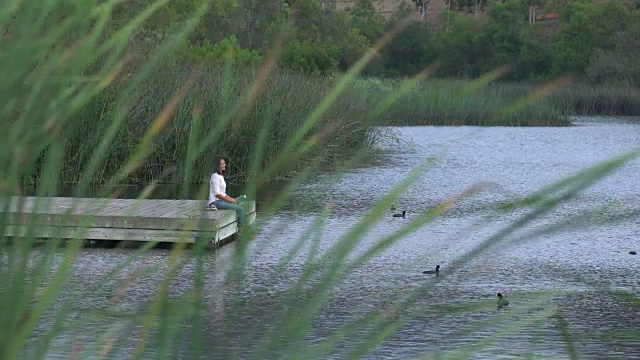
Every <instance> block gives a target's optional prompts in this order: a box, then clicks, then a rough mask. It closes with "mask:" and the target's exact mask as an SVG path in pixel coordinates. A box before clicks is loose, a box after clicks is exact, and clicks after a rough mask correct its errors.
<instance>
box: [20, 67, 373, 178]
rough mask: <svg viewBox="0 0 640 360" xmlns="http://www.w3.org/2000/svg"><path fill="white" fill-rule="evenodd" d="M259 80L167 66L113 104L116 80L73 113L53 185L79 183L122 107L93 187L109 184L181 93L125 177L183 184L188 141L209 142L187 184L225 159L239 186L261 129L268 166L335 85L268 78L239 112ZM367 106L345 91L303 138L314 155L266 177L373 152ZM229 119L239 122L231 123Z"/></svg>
mask: <svg viewBox="0 0 640 360" xmlns="http://www.w3.org/2000/svg"><path fill="white" fill-rule="evenodd" d="M257 74H258V72H257V70H256V69H253V68H230V67H224V66H222V65H211V64H209V65H204V64H189V63H179V64H175V63H173V64H169V65H164V66H162V67H160V68H157V69H155V70H154V71H153V72H151V73H150V74H149V77H148V78H147V79H146V80H145V81H144V82H143V83H142V84H141V86H140V87H139V89H138V90H137V91H136V92H135V93H133V94H132V96H131V97H129V98H128V99H126V102H123V101H122V100H120V101H118V99H117V96H116V95H117V94H119V93H120V92H121V91H122V87H124V86H125V84H126V80H122V81H120V82H115V83H114V84H113V85H112V86H111V87H109V88H107V89H105V90H104V91H103V92H101V93H100V94H99V95H98V96H96V97H95V98H94V99H92V101H91V103H90V104H88V106H86V107H84V108H83V109H82V111H81V112H79V113H78V114H77V119H76V121H77V123H78V126H76V127H74V128H73V129H72V130H71V131H70V132H68V133H67V134H66V140H67V142H68V145H67V146H68V149H69V151H68V152H67V154H66V155H65V157H64V159H63V163H64V166H63V167H64V169H63V172H62V177H61V179H60V180H61V181H62V182H64V183H76V182H78V181H79V174H80V170H81V165H82V164H83V163H84V162H85V161H86V157H87V156H88V154H89V153H88V152H86V151H85V150H86V149H91V148H93V147H94V146H96V144H97V143H98V142H99V141H100V139H101V136H102V134H103V133H104V132H105V131H106V129H107V128H108V127H109V126H110V119H111V118H113V116H114V115H115V114H116V113H117V112H118V111H121V109H122V108H123V107H126V108H127V109H128V111H127V113H126V116H125V119H124V121H123V125H122V126H121V127H120V128H119V129H118V135H117V137H116V141H115V142H114V144H113V145H112V146H110V147H109V148H108V149H107V152H106V154H105V160H104V162H103V163H102V164H101V166H100V168H99V170H98V171H97V173H96V176H95V177H94V178H93V179H92V182H94V183H97V184H100V183H104V182H105V181H107V179H108V178H109V177H110V176H112V175H113V174H115V173H116V172H117V171H118V169H120V168H121V167H122V166H123V164H124V163H125V161H126V160H127V159H128V157H129V156H130V155H131V154H132V153H133V152H134V151H135V148H136V146H137V141H138V139H140V138H141V137H142V136H143V134H144V133H145V132H146V131H148V129H149V128H151V127H152V126H153V125H152V124H153V122H154V121H155V119H156V117H157V116H158V114H160V113H162V111H163V108H164V107H165V106H166V104H167V103H168V102H169V101H170V100H171V99H172V97H174V96H176V94H177V93H179V92H180V91H181V89H183V93H182V94H181V95H180V100H179V102H178V103H177V105H176V108H175V110H174V111H173V112H172V114H171V118H170V119H168V120H167V125H166V127H165V128H164V129H163V130H162V132H161V133H160V134H159V135H158V136H157V137H156V138H154V140H153V143H152V145H151V146H152V151H151V153H150V154H149V156H148V157H147V158H146V159H145V161H144V163H143V164H141V166H140V167H139V168H138V169H137V170H136V171H135V172H132V173H131V174H130V175H129V178H130V181H132V182H148V181H151V180H154V179H155V180H162V181H168V182H172V183H181V182H183V181H185V179H184V178H182V177H181V176H182V174H184V170H185V169H184V167H185V166H186V164H185V163H184V160H185V159H186V154H187V152H188V151H189V141H190V139H191V138H192V137H193V136H195V137H197V138H199V139H204V138H208V139H209V140H210V141H209V144H208V145H207V146H206V147H205V148H203V149H200V154H199V155H198V157H197V158H196V159H193V160H192V163H193V164H194V167H193V169H192V171H193V177H192V181H193V182H195V183H200V182H202V181H205V182H206V181H207V180H206V179H207V178H208V176H209V174H210V172H211V169H212V168H213V166H214V163H215V162H216V160H215V157H216V156H225V157H227V158H228V159H229V160H230V161H231V163H232V164H233V167H232V168H233V173H234V175H235V176H240V177H241V179H240V180H242V178H244V179H246V177H247V176H248V174H247V172H248V164H250V163H251V158H252V154H253V153H254V152H255V147H256V139H257V138H258V135H259V131H260V130H261V129H264V128H265V127H266V128H267V129H268V130H267V133H268V134H267V141H266V143H265V145H264V149H263V157H262V163H263V165H265V166H266V164H268V162H269V161H271V160H272V159H273V158H274V156H275V154H276V153H277V152H278V151H279V150H280V149H282V148H283V146H284V145H285V144H286V143H287V141H288V140H289V139H290V138H291V137H292V136H293V135H294V133H295V132H296V131H297V129H299V128H300V127H301V126H302V124H303V123H304V121H305V119H306V117H308V116H309V115H310V114H311V113H312V112H313V110H314V108H316V107H317V106H318V104H319V102H320V101H321V100H322V99H323V98H324V97H325V96H327V94H328V93H329V92H330V90H331V88H332V86H334V84H335V81H334V80H331V79H329V78H326V77H313V76H305V75H301V74H296V73H292V72H288V71H285V70H275V71H273V72H272V73H271V74H270V76H268V78H266V80H265V83H264V85H263V88H262V89H260V91H258V92H257V93H256V95H255V100H254V101H252V102H251V103H247V104H244V103H243V102H242V99H243V96H244V95H245V93H246V92H247V91H249V90H250V89H251V88H252V86H253V83H254V82H255V81H256V76H257ZM127 76H128V75H127V74H125V75H124V78H125V79H126V77H127ZM373 101H374V99H373V98H372V97H370V96H367V95H366V94H365V93H363V92H360V91H356V90H354V89H349V90H348V91H347V92H346V93H345V94H343V96H341V97H339V98H338V99H337V101H336V102H335V103H334V104H333V105H332V106H331V107H330V108H329V109H328V111H327V112H326V113H325V114H324V115H323V117H322V119H321V121H318V122H317V124H315V125H314V126H313V127H312V128H311V129H309V134H316V137H315V138H314V141H316V142H317V144H316V145H317V150H316V151H313V152H312V153H309V154H307V155H305V156H304V157H302V158H299V159H297V160H296V161H292V162H289V163H288V164H287V165H286V166H283V167H282V168H280V169H279V170H278V171H277V172H275V173H274V174H272V178H277V177H281V176H285V175H287V174H288V173H290V172H291V171H293V170H298V169H300V168H301V167H302V166H304V164H305V163H308V162H320V163H327V164H328V163H331V162H332V161H333V160H335V159H337V158H340V157H341V156H342V155H343V154H345V153H348V152H351V151H354V150H358V149H367V148H372V146H373V145H374V144H375V143H376V141H377V140H378V138H379V137H380V136H382V135H383V133H382V132H381V131H379V130H376V129H375V128H374V127H373V126H372V122H373V120H375V119H373V118H372V117H370V116H368V109H370V108H371V105H372V102H373ZM234 112H237V113H238V115H233V116H230V115H229V114H232V113H234ZM318 134H319V135H318ZM310 138H311V136H307V139H310ZM39 176H41V174H40V173H39V172H35V173H34V174H33V177H32V181H36V180H37V178H39Z"/></svg>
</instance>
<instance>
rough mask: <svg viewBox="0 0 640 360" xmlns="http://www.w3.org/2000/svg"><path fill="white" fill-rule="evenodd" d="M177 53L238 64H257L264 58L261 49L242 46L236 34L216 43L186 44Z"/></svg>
mask: <svg viewBox="0 0 640 360" xmlns="http://www.w3.org/2000/svg"><path fill="white" fill-rule="evenodd" d="M177 55H178V57H179V58H185V59H187V60H195V61H199V62H209V63H225V64H236V65H256V64H257V63H258V62H259V61H260V60H262V55H261V54H260V52H259V51H256V50H247V49H244V48H241V47H240V45H239V44H238V39H237V38H236V37H235V35H231V37H230V38H228V39H224V40H222V41H220V42H218V43H216V44H214V45H210V44H205V45H200V46H195V45H186V46H185V47H183V48H182V49H180V51H179V52H178V53H177ZM179 61H181V60H179Z"/></svg>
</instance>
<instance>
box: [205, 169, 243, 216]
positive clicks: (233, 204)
mask: <svg viewBox="0 0 640 360" xmlns="http://www.w3.org/2000/svg"><path fill="white" fill-rule="evenodd" d="M226 170H227V162H226V161H225V160H224V159H220V161H219V162H218V165H217V166H216V171H215V172H214V173H213V174H211V180H210V181H209V207H211V206H212V205H213V206H215V207H216V208H218V209H220V210H235V211H236V215H237V216H238V227H239V228H242V227H243V226H244V225H245V221H246V215H245V210H244V207H242V205H240V204H238V200H239V199H240V198H242V196H241V197H239V198H236V199H234V198H232V197H231V196H229V195H227V193H226V191H227V183H226V182H225V181H224V173H225V171H226Z"/></svg>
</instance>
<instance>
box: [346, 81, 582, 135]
mask: <svg viewBox="0 0 640 360" xmlns="http://www.w3.org/2000/svg"><path fill="white" fill-rule="evenodd" d="M399 86H401V85H400V83H399V82H397V81H375V80H373V81H371V80H369V81H361V82H360V83H358V84H357V85H356V87H357V88H360V89H367V91H370V92H371V94H372V95H371V96H373V97H377V98H379V99H380V100H379V101H381V99H384V98H386V97H388V96H390V94H393V93H394V92H395V91H397V88H398V87H399ZM533 90H534V89H532V88H531V87H527V86H513V85H503V84H490V85H488V86H483V87H481V88H475V89H474V86H473V83H472V82H470V81H462V80H429V81H423V82H421V83H419V84H417V85H416V86H415V87H414V88H413V89H412V90H411V91H410V92H408V93H407V94H406V96H403V97H401V98H400V99H398V101H396V102H395V103H394V105H393V106H392V107H390V108H389V109H388V111H386V112H385V113H384V114H381V116H380V118H378V119H377V120H378V121H382V123H385V124H389V125H447V126H462V125H473V126H567V125H570V122H569V120H568V118H567V113H566V112H565V111H563V110H562V108H560V107H558V106H557V105H555V104H553V103H552V102H550V101H549V100H544V99H543V100H541V101H528V100H527V97H528V96H529V94H531V92H532V91H533ZM518 102H521V103H520V104H518ZM514 105H515V106H514Z"/></svg>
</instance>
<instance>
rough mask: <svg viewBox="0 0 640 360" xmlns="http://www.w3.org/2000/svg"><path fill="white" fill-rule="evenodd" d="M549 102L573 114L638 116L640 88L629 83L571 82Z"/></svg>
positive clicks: (639, 111) (639, 110)
mask: <svg viewBox="0 0 640 360" xmlns="http://www.w3.org/2000/svg"><path fill="white" fill-rule="evenodd" d="M551 102H552V103H553V104H554V105H556V106H558V107H560V108H562V109H566V110H567V111H568V112H569V113H571V114H574V115H621V116H640V88H638V87H637V86H634V85H632V84H629V83H619V84H602V85H589V84H585V83H572V84H571V85H569V86H567V87H566V88H563V89H562V90H560V91H559V92H558V94H557V95H555V96H553V97H552V98H551Z"/></svg>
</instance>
